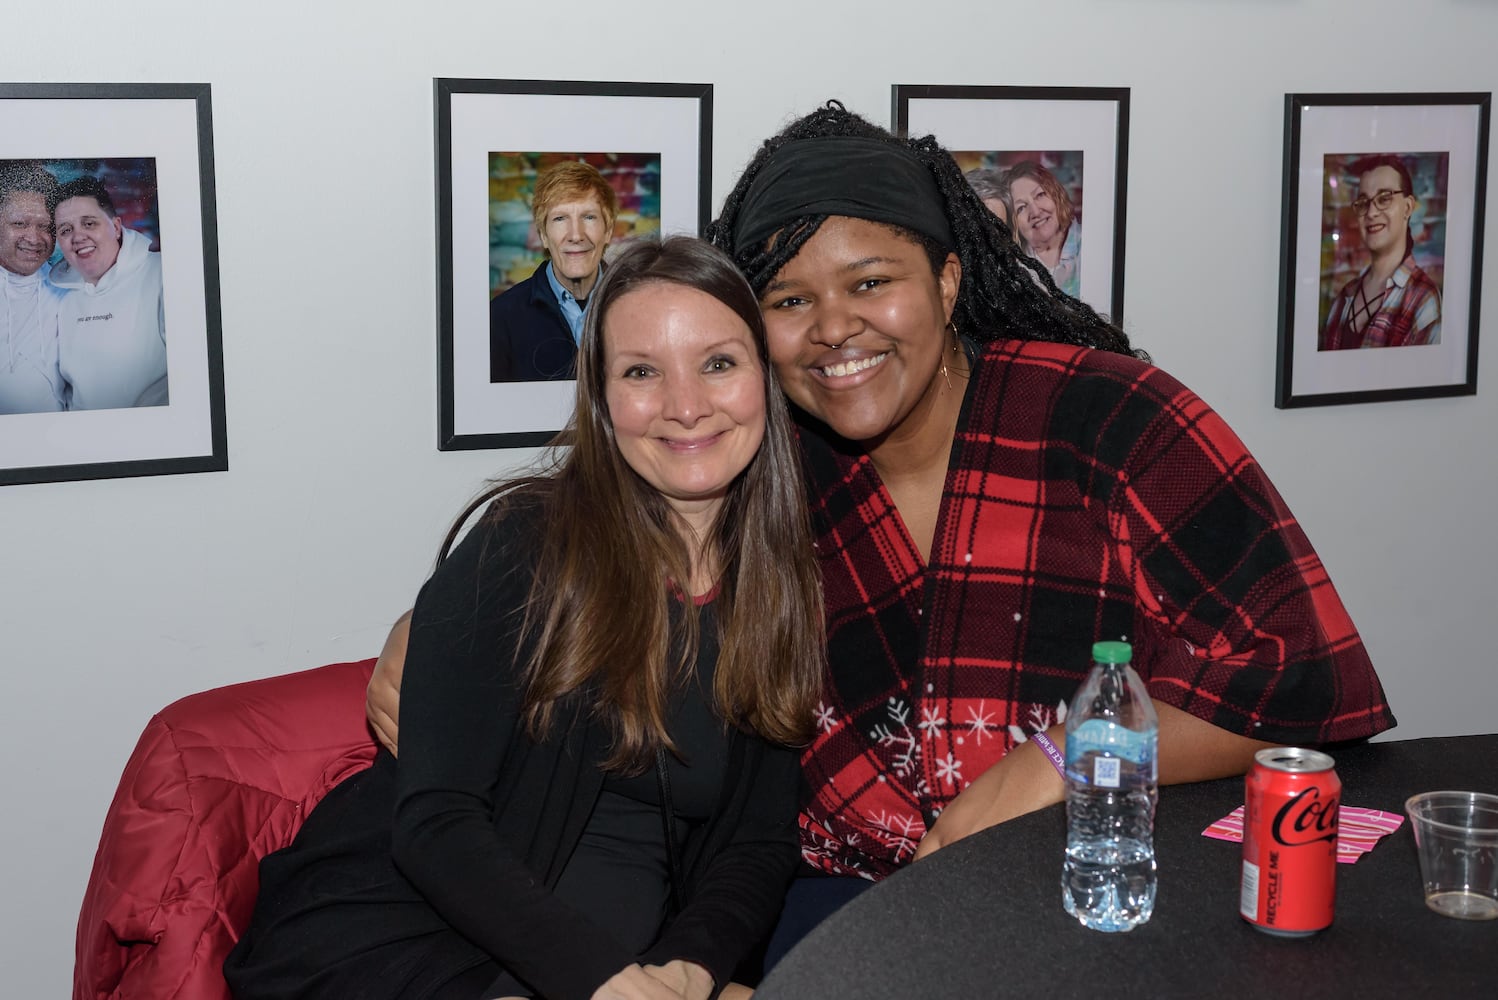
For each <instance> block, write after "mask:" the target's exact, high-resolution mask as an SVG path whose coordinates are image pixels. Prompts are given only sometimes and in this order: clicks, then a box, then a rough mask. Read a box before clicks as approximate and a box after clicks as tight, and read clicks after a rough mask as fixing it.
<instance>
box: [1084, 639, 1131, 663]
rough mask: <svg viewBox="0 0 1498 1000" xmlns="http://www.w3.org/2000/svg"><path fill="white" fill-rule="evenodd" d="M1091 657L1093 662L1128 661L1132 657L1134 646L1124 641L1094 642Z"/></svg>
mask: <svg viewBox="0 0 1498 1000" xmlns="http://www.w3.org/2000/svg"><path fill="white" fill-rule="evenodd" d="M1092 659H1093V662H1095V663H1128V662H1129V661H1130V660H1132V659H1134V647H1133V646H1130V645H1129V644H1128V643H1126V642H1095V643H1093V644H1092Z"/></svg>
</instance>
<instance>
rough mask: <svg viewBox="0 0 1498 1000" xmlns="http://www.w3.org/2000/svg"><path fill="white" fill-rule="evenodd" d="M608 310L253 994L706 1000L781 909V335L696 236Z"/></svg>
mask: <svg viewBox="0 0 1498 1000" xmlns="http://www.w3.org/2000/svg"><path fill="white" fill-rule="evenodd" d="M595 296H596V298H595V302H594V305H593V309H592V310H591V311H590V313H589V319H588V323H587V327H586V330H585V332H584V337H583V341H582V345H581V348H580V353H579V358H578V361H579V368H578V370H579V378H578V383H577V399H576V412H575V415H574V417H573V420H572V422H571V424H570V425H569V428H568V431H567V432H566V435H565V439H564V440H565V442H566V444H567V445H568V446H567V447H565V448H561V447H559V448H557V449H556V450H554V452H553V454H552V459H551V463H550V465H549V467H547V468H545V469H543V470H542V471H541V472H539V473H537V474H534V475H531V476H527V477H525V478H522V479H517V480H513V481H510V482H507V483H504V484H502V485H500V486H498V487H496V488H495V489H493V490H491V491H490V492H489V494H487V495H486V497H485V498H484V499H485V500H487V501H489V507H488V510H487V512H486V513H485V514H484V516H483V518H482V519H481V520H480V522H479V523H478V524H477V525H476V526H475V527H474V529H473V530H472V531H471V532H470V533H469V534H468V536H467V537H466V538H465V539H464V540H463V542H462V543H461V544H460V545H458V546H457V548H456V549H455V550H454V551H453V553H452V555H451V556H450V557H448V558H447V559H445V560H444V561H442V562H441V564H440V565H439V567H438V569H437V570H436V572H435V573H434V574H433V576H432V578H431V579H430V580H429V581H428V582H427V584H426V585H425V587H423V589H422V592H421V595H420V597H419V598H418V599H417V602H416V606H415V608H414V610H413V612H412V618H411V626H410V644H409V651H408V655H407V666H406V670H405V684H404V692H403V697H404V705H403V712H402V720H401V721H402V727H403V728H402V744H401V751H402V752H401V756H400V761H399V763H398V764H397V762H396V760H395V758H394V757H393V756H391V755H390V754H388V753H382V754H381V755H379V757H378V758H377V759H376V761H375V764H374V766H373V767H372V768H370V770H368V771H367V772H364V773H363V774H360V775H357V776H355V777H354V778H351V779H349V780H348V781H347V782H345V783H344V784H342V785H340V786H339V787H338V788H336V789H335V790H334V791H333V792H332V793H330V794H329V796H328V797H327V798H326V799H325V800H324V801H323V802H322V803H320V804H319V805H318V807H317V808H316V809H315V810H314V811H313V813H312V815H311V816H310V817H309V818H308V820H307V823H306V825H305V826H304V827H303V829H302V831H301V832H300V833H299V834H298V836H297V839H296V841H295V843H294V844H293V845H292V846H291V847H290V848H288V849H287V850H285V851H282V852H279V853H277V854H275V855H272V856H271V857H269V858H267V859H266V860H265V862H264V863H263V864H262V869H261V886H262V887H261V895H260V898H259V900H258V902H257V908H256V911H255V917H254V920H253V922H252V926H251V928H250V930H249V931H248V933H247V934H246V936H245V937H244V939H242V940H241V941H240V943H239V946H238V947H237V948H236V949H235V951H234V953H233V955H232V956H231V957H230V959H229V961H228V963H227V964H226V966H225V972H226V975H227V977H228V978H229V981H230V983H231V985H232V987H233V989H234V991H235V995H236V996H237V997H240V998H245V1000H249V998H258V997H289V996H298V997H323V996H326V997H349V996H359V997H364V998H378V997H390V998H396V997H401V998H410V997H433V998H443V1000H447V998H470V1000H477V998H490V997H495V996H504V997H512V996H535V995H538V996H543V997H547V998H550V1000H567V998H580V1000H587V998H592V1000H609V998H615V997H620V998H623V997H629V998H641V1000H683V998H691V1000H705V998H706V997H708V996H710V995H712V994H714V993H715V992H716V991H719V990H721V989H723V988H724V986H725V985H727V983H728V980H729V976H730V974H731V973H732V971H733V969H734V968H735V966H736V965H737V963H738V962H739V960H740V959H741V958H742V957H743V955H744V953H745V952H746V951H747V950H748V948H749V947H751V946H752V945H753V943H754V942H755V941H756V940H757V939H759V938H760V937H762V936H763V934H764V933H765V932H766V931H767V930H768V929H769V927H770V926H771V924H772V923H773V921H774V919H775V916H776V914H777V913H778V910H779V906H780V901H781V897H782V895H783V891H784V886H785V882H786V880H787V878H788V877H789V875H790V872H791V871H792V869H793V867H794V865H795V860H796V829H795V810H796V759H795V754H794V752H793V751H792V750H790V749H788V748H787V747H788V746H789V745H792V744H796V743H798V742H803V741H804V740H805V739H806V737H807V736H808V735H809V730H810V720H811V718H812V711H813V707H814V705H815V699H816V696H817V694H818V693H819V692H820V685H821V680H822V657H821V627H822V620H821V596H820V588H819V583H818V579H817V574H816V569H815V566H814V563H813V562H812V559H811V541H810V534H809V522H808V519H807V514H806V507H805V495H804V492H803V488H802V486H801V480H800V477H799V475H798V469H797V457H796V452H795V445H794V441H793V437H792V431H791V426H790V421H789V418H788V415H787V410H786V406H785V402H784V399H783V397H782V396H781V394H780V392H779V390H778V389H777V388H776V387H775V385H774V382H773V379H771V377H770V375H769V368H768V356H767V353H766V343H765V337H764V324H763V320H762V318H761V314H760V312H759V308H758V304H757V302H756V301H755V299H754V297H753V295H752V293H751V292H750V291H749V289H748V287H747V286H746V285H745V284H744V282H743V279H742V278H741V277H740V276H739V275H738V273H737V272H736V271H735V270H734V268H733V267H732V265H731V263H729V262H728V260H727V259H726V258H725V257H724V256H723V255H722V254H720V253H718V252H717V251H715V250H713V249H712V248H711V247H709V246H707V245H706V244H705V243H702V242H700V241H696V240H690V239H684V238H674V239H670V240H667V241H665V242H664V243H661V244H653V243H643V244H640V245H637V246H634V247H632V248H630V249H629V250H628V251H626V252H625V253H624V254H622V255H621V256H620V257H619V259H618V260H617V261H616V263H615V264H614V265H613V266H612V267H611V268H610V269H609V272H608V274H607V275H606V277H605V278H604V280H603V281H602V283H601V284H600V286H599V289H598V290H597V292H595ZM392 816H393V821H392Z"/></svg>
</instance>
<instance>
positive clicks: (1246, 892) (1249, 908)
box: [1238, 859, 1259, 921]
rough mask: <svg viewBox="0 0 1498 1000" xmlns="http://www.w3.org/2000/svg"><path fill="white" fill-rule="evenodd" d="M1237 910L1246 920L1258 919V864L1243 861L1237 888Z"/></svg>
mask: <svg viewBox="0 0 1498 1000" xmlns="http://www.w3.org/2000/svg"><path fill="white" fill-rule="evenodd" d="M1238 912H1239V913H1241V914H1243V916H1244V918H1245V919H1247V920H1255V921H1257V920H1258V919H1259V866H1258V865H1256V864H1254V863H1253V862H1252V861H1248V860H1246V859H1245V860H1244V862H1243V883H1242V885H1241V886H1240V887H1239V890H1238Z"/></svg>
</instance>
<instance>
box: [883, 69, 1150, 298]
mask: <svg viewBox="0 0 1498 1000" xmlns="http://www.w3.org/2000/svg"><path fill="white" fill-rule="evenodd" d="M893 103H894V108H893V112H892V114H893V118H894V127H895V131H896V132H898V133H900V134H902V135H911V136H921V135H928V134H930V135H935V136H936V138H937V141H938V142H940V143H941V144H942V145H943V146H945V147H946V148H947V149H948V150H949V151H951V153H952V156H953V158H954V159H956V160H957V164H958V166H960V167H961V168H962V170H963V172H964V173H965V174H966V175H967V177H968V181H969V183H971V184H972V185H973V188H974V190H976V191H977V192H978V194H979V197H981V198H982V199H983V203H984V204H986V205H987V206H988V207H989V209H990V210H991V211H993V212H994V213H995V214H996V215H998V216H999V217H1001V218H1003V219H1004V221H1005V222H1007V223H1009V227H1010V229H1011V230H1012V231H1013V232H1014V239H1015V242H1016V243H1018V244H1019V245H1020V247H1021V248H1023V249H1024V250H1025V252H1026V253H1028V254H1030V255H1031V256H1032V257H1035V258H1036V259H1037V260H1039V261H1040V262H1041V263H1042V264H1043V265H1044V266H1045V269H1046V270H1047V271H1048V272H1049V273H1050V275H1051V277H1052V278H1053V279H1054V280H1055V282H1056V285H1057V287H1058V288H1060V289H1061V290H1062V291H1063V292H1066V293H1068V294H1070V295H1074V296H1076V297H1077V298H1079V299H1081V300H1082V301H1084V302H1086V303H1087V304H1088V305H1090V306H1092V307H1093V308H1094V309H1096V310H1097V311H1098V312H1100V313H1102V314H1103V315H1105V316H1108V317H1109V318H1111V319H1112V320H1113V322H1115V323H1121V322H1122V321H1123V288H1124V284H1123V282H1124V207H1125V193H1126V190H1127V181H1128V162H1129V90H1128V88H1127V87H957V86H927V85H911V84H895V87H894V99H893ZM1084 222H1085V225H1084Z"/></svg>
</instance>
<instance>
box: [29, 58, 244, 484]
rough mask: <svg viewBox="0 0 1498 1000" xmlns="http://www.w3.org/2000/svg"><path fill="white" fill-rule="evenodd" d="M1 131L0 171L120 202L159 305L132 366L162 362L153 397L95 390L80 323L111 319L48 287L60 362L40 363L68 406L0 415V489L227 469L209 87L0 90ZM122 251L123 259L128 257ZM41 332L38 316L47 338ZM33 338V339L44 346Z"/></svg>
mask: <svg viewBox="0 0 1498 1000" xmlns="http://www.w3.org/2000/svg"><path fill="white" fill-rule="evenodd" d="M0 122H3V127H0V168H3V169H6V170H10V169H22V168H25V167H36V166H39V167H40V168H41V169H44V170H47V171H48V173H51V174H53V175H54V177H55V176H56V175H58V174H61V175H62V179H73V178H80V177H84V176H85V175H87V176H91V177H94V178H95V179H97V180H99V181H101V182H102V183H103V184H104V187H105V189H106V193H107V194H109V195H110V197H111V198H112V199H113V200H114V201H115V202H116V203H117V204H116V209H117V210H118V220H119V222H120V224H121V225H122V226H123V229H124V230H133V231H136V233H137V236H143V237H145V240H142V239H137V238H135V237H130V236H128V235H127V234H126V233H125V232H124V231H123V230H122V231H121V234H120V236H119V239H120V240H121V241H122V243H123V242H133V243H134V244H135V245H136V246H137V247H141V246H143V245H144V244H146V243H147V242H149V244H150V245H149V247H148V248H147V249H145V251H144V256H140V257H132V260H133V261H135V260H146V261H149V262H150V265H149V269H150V270H152V271H153V272H154V273H159V274H160V283H161V289H160V293H159V296H157V295H156V292H155V290H154V289H147V290H146V292H142V293H141V294H142V298H141V299H139V301H140V302H145V301H146V300H147V298H148V297H152V296H154V297H155V298H156V303H157V310H158V311H157V319H156V321H155V322H154V323H152V321H151V320H150V318H149V315H148V313H147V312H146V311H145V308H144V307H141V308H140V309H139V310H138V311H137V312H136V313H133V314H132V315H135V316H142V317H145V318H142V319H141V320H140V322H141V323H142V324H143V325H142V326H141V327H140V329H141V330H147V329H150V330H151V331H152V336H159V337H160V338H161V344H159V345H158V344H154V343H147V341H149V340H150V337H147V336H146V335H145V334H144V333H142V334H141V336H142V338H143V339H142V341H141V344H142V352H143V353H146V352H148V353H149V354H150V355H151V356H152V358H153V360H151V361H150V362H149V363H147V362H144V361H142V362H141V367H142V368H143V369H147V370H148V369H150V366H151V365H153V364H156V363H157V361H158V360H159V363H160V364H161V365H163V366H164V368H162V369H161V370H162V372H163V374H162V376H161V378H160V379H158V380H157V381H156V382H155V383H154V384H153V388H152V389H151V390H150V391H148V392H145V393H142V394H141V395H140V396H137V397H136V398H135V399H134V400H133V401H132V402H120V401H119V400H120V399H122V398H125V397H122V396H121V395H120V394H121V393H122V392H123V393H126V394H127V395H128V393H129V391H130V390H131V389H132V386H126V385H122V384H121V383H120V380H119V379H116V380H115V382H114V384H104V383H107V382H108V381H109V379H108V377H107V376H106V377H104V378H103V381H102V382H101V376H100V375H99V372H101V371H105V370H106V369H107V367H108V366H105V365H100V364H97V363H96V364H94V365H92V368H90V364H89V362H90V361H93V362H97V361H98V360H99V358H100V355H99V354H98V351H99V350H100V348H99V346H98V342H97V341H93V340H90V339H89V338H88V337H87V336H86V335H85V334H83V333H82V332H81V331H82V329H83V328H82V327H81V326H79V324H83V323H85V322H87V321H90V320H93V319H101V318H109V319H113V317H112V316H110V317H103V316H102V315H101V316H91V315H83V314H82V313H83V312H87V310H82V312H80V309H81V306H79V305H78V303H79V302H81V301H82V300H81V299H72V300H70V299H68V298H67V296H81V295H83V294H84V293H83V292H82V291H68V292H66V293H64V292H63V291H62V290H61V289H57V290H56V294H58V295H59V296H60V298H59V299H58V302H59V305H58V306H57V307H56V308H57V316H56V319H55V323H56V326H55V329H56V330H57V335H56V353H57V358H56V360H55V361H52V360H49V361H46V362H45V366H46V367H47V368H48V369H49V371H50V369H51V367H52V366H53V365H54V364H55V365H56V367H57V370H58V377H59V378H60V379H61V380H62V381H61V383H60V389H61V391H60V394H59V395H58V396H57V403H58V405H59V406H62V407H65V408H62V409H35V408H33V409H24V410H22V411H20V412H3V413H0V485H18V484H27V483H55V482H66V481H72V480H89V479H112V478H123V477H132V476H160V475H175V474H180V473H194V472H221V471H224V470H226V469H227V468H228V467H229V461H228V432H227V427H226V420H225V412H224V367H223V325H222V317H221V312H220V301H219V262H218V223H217V206H216V200H215V199H216V196H215V181H214V158H213V114H212V101H211V88H210V86H209V85H208V84H206V83H8V84H0ZM122 189H123V190H122ZM122 195H124V196H126V197H122ZM59 208H61V206H59ZM142 219H148V220H149V227H150V228H151V229H152V230H154V234H153V233H151V232H142V231H140V229H138V228H137V227H138V226H140V225H141V224H142V222H141V220H142ZM80 228H81V227H80ZM61 252H62V251H61V248H60V247H58V246H56V244H54V250H53V252H52V259H50V260H49V261H48V262H47V263H46V264H44V265H43V267H44V268H46V271H43V272H39V273H43V274H46V275H47V278H46V279H44V280H46V281H48V282H49V283H50V280H51V277H52V275H51V273H50V272H52V271H53V270H54V269H55V268H58V267H60V265H61V264H62V259H61V258H60V255H61ZM121 255H122V256H128V255H127V254H126V251H125V250H123V249H122V251H121ZM152 258H155V259H154V260H152ZM34 273H37V272H34ZM58 273H59V274H60V275H66V274H67V271H66V270H62V271H59V272H58ZM116 273H117V274H121V275H122V274H123V273H125V272H116ZM78 276H79V272H76V271H75V272H74V277H75V278H77V277H78ZM107 279H108V274H107V273H106V274H105V275H102V276H100V277H99V278H98V279H97V281H90V282H89V284H90V285H92V286H93V287H94V288H98V287H99V283H102V282H103V281H105V280H107ZM148 280H149V281H152V282H154V281H155V280H156V279H155V278H154V277H152V278H150V279H148ZM54 287H55V286H54ZM50 308H51V307H49V311H50ZM110 311H112V310H107V312H110ZM74 313H79V315H77V316H74V315H73V314H74ZM38 315H42V313H41V312H40V311H39V313H38ZM70 321H71V323H70ZM46 322H48V320H46V319H45V317H44V322H43V324H42V327H43V329H44V328H45V325H46ZM69 323H70V325H68V330H67V331H64V330H63V329H62V326H63V325H64V324H69ZM94 329H98V328H94ZM41 336H42V337H43V340H41V341H38V342H37V343H43V342H45V334H44V333H43V334H41ZM162 353H164V360H162V359H160V355H161V354H162ZM41 357H42V356H41V355H40V354H38V355H37V358H38V359H40V358H41ZM130 358H131V359H132V360H139V358H140V355H130ZM40 367H42V364H41V363H40V361H39V364H38V368H39V369H40ZM85 372H89V374H88V375H87V376H86V377H85V374H84V373H85ZM68 376H71V381H69V378H68ZM101 393H102V395H101ZM21 405H23V406H24V405H28V404H21Z"/></svg>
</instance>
